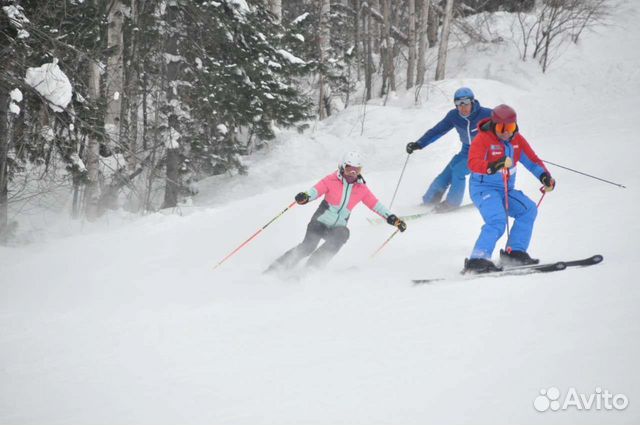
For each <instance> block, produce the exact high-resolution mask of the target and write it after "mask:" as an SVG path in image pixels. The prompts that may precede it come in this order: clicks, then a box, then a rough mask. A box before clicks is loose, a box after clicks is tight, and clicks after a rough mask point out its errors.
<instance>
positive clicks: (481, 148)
mask: <svg viewBox="0 0 640 425" xmlns="http://www.w3.org/2000/svg"><path fill="white" fill-rule="evenodd" d="M487 150H488V149H487V141H486V137H485V136H484V135H483V134H482V133H481V134H479V135H477V136H476V137H475V139H473V143H471V148H470V149H469V160H468V162H467V166H468V167H469V170H471V171H472V172H474V173H478V174H488V172H487V169H488V168H489V161H487Z"/></svg>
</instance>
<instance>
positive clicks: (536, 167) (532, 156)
mask: <svg viewBox="0 0 640 425" xmlns="http://www.w3.org/2000/svg"><path fill="white" fill-rule="evenodd" d="M520 146H521V149H522V154H521V155H520V162H522V165H524V166H525V167H526V169H527V170H529V171H530V172H531V174H533V175H534V176H536V178H538V179H540V176H541V175H542V173H544V172H547V167H545V165H544V162H542V160H541V159H540V158H538V155H536V153H535V152H534V151H533V149H531V146H530V145H529V142H527V140H526V139H525V138H524V137H522V136H520Z"/></svg>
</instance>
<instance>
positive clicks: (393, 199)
mask: <svg viewBox="0 0 640 425" xmlns="http://www.w3.org/2000/svg"><path fill="white" fill-rule="evenodd" d="M410 157H411V155H410V154H407V160H406V161H405V162H404V167H402V172H401V173H400V178H399V179H398V184H397V185H396V190H395V192H393V198H391V203H390V204H389V209H391V207H392V206H393V201H395V200H396V194H397V193H398V188H399V187H400V182H401V181H402V176H403V175H404V170H405V168H407V164H408V163H409V158H410Z"/></svg>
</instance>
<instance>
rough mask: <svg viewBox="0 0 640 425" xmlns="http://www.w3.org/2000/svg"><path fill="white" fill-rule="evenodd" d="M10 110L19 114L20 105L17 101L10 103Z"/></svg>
mask: <svg viewBox="0 0 640 425" xmlns="http://www.w3.org/2000/svg"><path fill="white" fill-rule="evenodd" d="M9 112H11V113H12V114H16V115H19V114H20V107H19V106H18V105H17V104H16V103H13V102H11V103H9Z"/></svg>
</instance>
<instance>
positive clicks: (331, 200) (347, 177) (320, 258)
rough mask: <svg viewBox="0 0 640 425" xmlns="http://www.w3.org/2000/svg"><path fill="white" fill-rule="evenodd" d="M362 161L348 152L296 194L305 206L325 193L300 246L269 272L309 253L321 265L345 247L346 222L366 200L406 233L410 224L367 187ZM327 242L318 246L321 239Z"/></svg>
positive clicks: (314, 263)
mask: <svg viewBox="0 0 640 425" xmlns="http://www.w3.org/2000/svg"><path fill="white" fill-rule="evenodd" d="M361 171H362V160H361V157H360V154H359V153H358V152H348V153H347V154H346V155H345V156H344V159H343V161H342V162H341V163H340V166H339V169H338V172H335V173H331V174H329V175H328V176H326V177H325V178H323V179H322V180H320V181H319V182H318V183H317V184H316V185H315V186H313V187H312V188H311V189H310V190H308V191H307V192H300V193H298V194H297V195H296V197H295V199H296V202H297V203H298V204H300V205H304V204H306V203H307V202H309V201H313V200H315V199H317V198H319V197H320V196H322V195H324V199H323V200H322V202H321V203H320V206H319V207H318V209H317V210H316V212H315V213H314V214H313V217H312V218H311V221H310V222H309V224H308V225H307V233H306V234H305V236H304V240H303V241H302V243H300V244H299V245H297V246H295V247H294V248H292V249H290V250H289V251H287V252H286V253H284V255H282V256H281V257H280V258H278V259H277V260H276V261H275V262H274V263H273V264H271V266H269V268H268V269H267V270H266V272H267V273H268V272H272V271H276V270H281V269H289V268H291V267H294V266H295V265H296V264H297V263H298V262H299V261H300V260H302V259H303V258H305V257H307V256H310V257H309V259H308V260H307V266H309V267H315V268H321V267H323V266H325V265H326V264H327V263H328V262H329V260H331V259H332V258H333V256H334V255H336V253H337V252H338V251H339V250H340V248H342V245H344V244H345V243H346V242H347V240H348V239H349V229H348V228H347V221H348V220H349V216H350V215H351V211H352V210H353V208H354V207H355V206H356V205H357V204H358V203H359V202H362V203H364V204H365V205H366V206H367V207H369V209H371V210H372V211H374V212H375V213H377V214H379V215H380V216H382V217H384V218H385V219H386V220H387V223H389V224H391V225H392V226H396V227H397V228H398V229H400V231H401V232H404V231H405V230H406V228H407V225H406V224H405V222H404V221H402V220H400V219H399V218H398V217H397V216H395V215H394V214H392V213H391V212H390V211H389V210H388V209H387V208H386V207H385V206H384V205H382V204H381V203H380V201H378V198H376V197H375V196H374V194H373V193H371V191H370V190H369V188H368V187H367V184H366V183H365V181H364V179H363V178H362V175H360V172H361ZM321 239H324V240H325V242H324V243H323V244H322V246H320V247H319V248H318V249H316V247H317V246H318V244H319V243H320V240H321Z"/></svg>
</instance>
